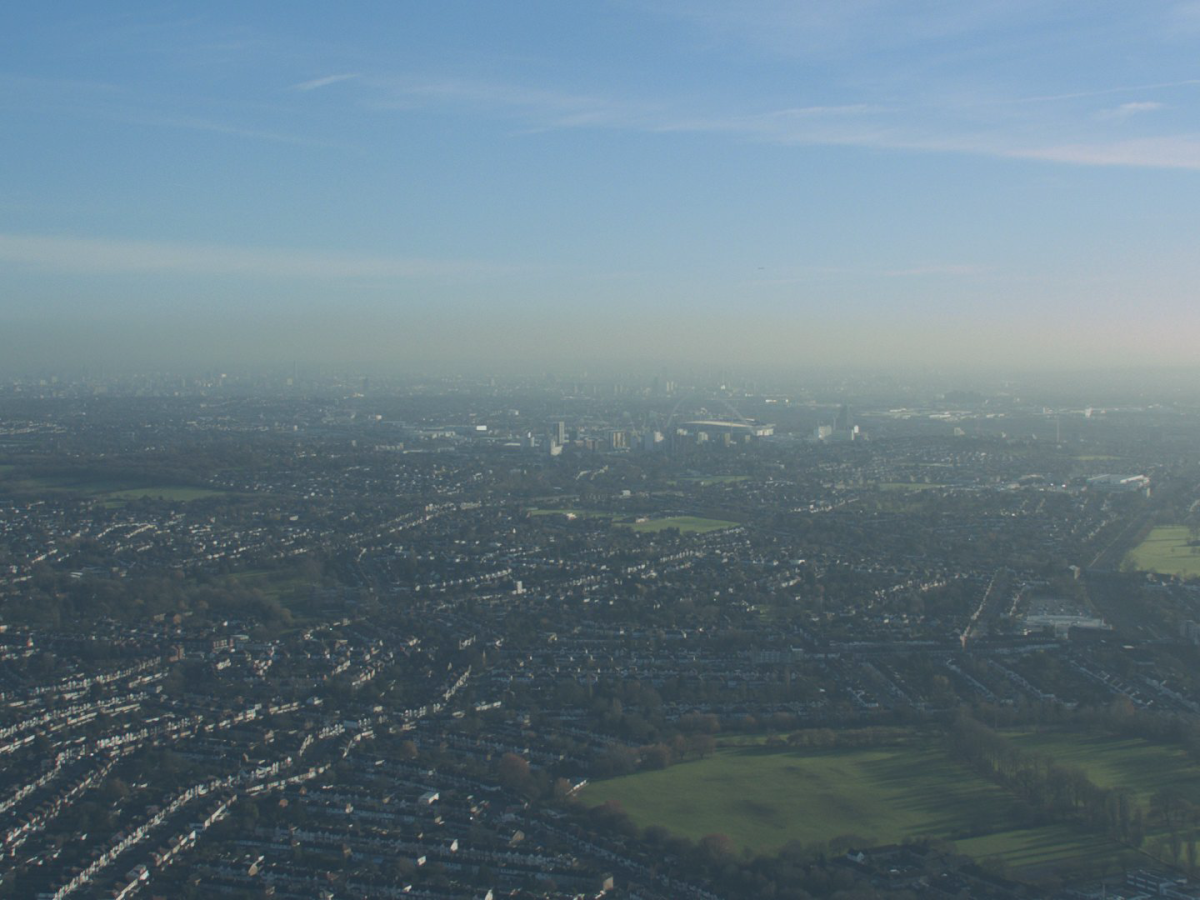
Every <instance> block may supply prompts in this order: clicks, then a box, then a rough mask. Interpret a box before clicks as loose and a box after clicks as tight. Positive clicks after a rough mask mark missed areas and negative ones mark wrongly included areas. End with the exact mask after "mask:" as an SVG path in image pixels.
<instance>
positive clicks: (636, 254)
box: [0, 0, 1200, 372]
mask: <svg viewBox="0 0 1200 900" xmlns="http://www.w3.org/2000/svg"><path fill="white" fill-rule="evenodd" d="M284 9H285V8H284V7H282V6H280V7H269V6H256V7H252V8H243V7H241V6H238V5H234V4H209V5H206V6H205V7H204V9H203V12H200V13H196V14H192V13H191V12H190V11H189V12H187V13H185V12H183V11H180V10H167V11H163V10H162V9H161V8H160V7H158V6H157V5H155V4H139V3H127V4H120V5H119V6H116V7H112V6H106V7H104V8H97V7H93V6H90V5H86V4H61V5H56V6H54V7H36V6H32V7H19V6H14V7H11V8H8V9H6V10H5V11H4V12H3V13H2V14H0V17H2V18H0V21H3V23H4V25H5V27H4V29H3V37H0V42H2V43H0V46H3V47H4V57H5V60H6V64H5V65H4V66H3V67H0V86H2V87H3V90H2V98H3V99H0V105H2V107H3V109H4V115H5V122H6V141H5V154H4V157H5V165H4V167H3V175H0V314H2V315H3V321H4V322H5V325H6V327H5V328H3V329H0V356H2V357H3V360H4V368H6V369H8V370H16V369H30V368H39V367H55V366H65V365H92V366H113V367H172V366H174V367H192V368H195V367H201V366H208V365H215V366H222V365H235V364H251V365H253V364H258V365H272V364H285V363H288V362H291V361H294V360H297V359H299V360H304V361H308V362H313V363H324V364H337V365H340V364H353V363H359V364H364V365H390V364H396V363H399V364H400V366H401V367H420V366H435V365H436V366H442V367H456V366H457V367H460V368H472V369H474V368H487V367H489V366H495V367H505V368H508V369H519V370H529V371H536V370H539V369H546V370H556V369H561V368H563V367H570V366H580V365H583V366H586V365H608V366H614V367H620V366H623V365H628V366H635V365H636V366H654V365H687V364H692V365H699V364H712V365H717V366H765V367H780V368H790V367H795V368H805V367H810V366H837V367H846V368H856V367H873V368H880V367H888V366H896V367H910V368H911V367H918V368H920V367H935V368H937V367H948V368H952V369H956V370H957V369H962V370H970V369H973V368H979V369H984V368H986V369H1001V370H1005V371H1029V372H1035V371H1078V370H1083V369H1101V370H1104V369H1115V370H1127V369H1136V368H1148V367H1154V368H1158V367H1190V366H1193V365H1195V360H1196V355H1195V350H1194V346H1193V345H1194V337H1195V335H1197V334H1200V302H1197V300H1198V299H1200V298H1198V297H1197V296H1196V294H1197V289H1196V286H1197V285H1198V284H1200V252H1197V248H1196V240H1195V235H1196V234H1197V233H1200V229H1198V228H1197V226H1198V225H1200V202H1197V200H1198V199H1200V198H1198V197H1197V190H1196V186H1197V178H1200V131H1198V130H1197V128H1196V126H1195V124H1194V122H1195V114H1194V113H1195V109H1196V105H1197V92H1198V91H1200V73H1198V72H1197V69H1196V65H1195V55H1194V49H1195V47H1196V44H1197V39H1198V38H1200V12H1198V9H1200V7H1197V6H1196V4H1195V3H1188V2H1156V3H1146V4H1138V5H1137V6H1136V7H1126V6H1124V5H1120V4H1105V5H1101V6H1088V7H1086V8H1084V7H1080V6H1078V5H1074V4H1066V3H1049V4H1046V3H1042V4H1027V3H1015V4H1004V5H1002V6H998V5H996V4H990V3H964V4H953V5H947V4H940V3H933V2H926V3H917V4H912V3H897V2H885V0H877V2H858V3H845V2H841V3H833V2H822V3H806V4H801V5H798V6H795V7H793V6H790V5H787V4H780V3H774V2H757V3H739V4H719V3H708V2H699V3H695V2H693V3H678V2H673V0H661V2H650V3H634V2H612V3H606V4H600V5H596V6H589V7H564V6H562V5H560V4H551V3H531V4H523V5H522V6H521V7H520V8H511V7H502V6H497V5H490V4H478V3H464V4H457V5H451V6H440V5H439V6H432V7H431V6H427V5H415V4H414V5H397V6H394V7H393V6H388V7H383V8H380V9H377V10H373V11H372V12H371V13H370V14H367V13H363V12H349V13H348V12H346V11H345V10H342V9H333V8H321V9H315V8H299V7H291V6H289V7H286V15H283V14H281V13H282V12H283V11H284Z"/></svg>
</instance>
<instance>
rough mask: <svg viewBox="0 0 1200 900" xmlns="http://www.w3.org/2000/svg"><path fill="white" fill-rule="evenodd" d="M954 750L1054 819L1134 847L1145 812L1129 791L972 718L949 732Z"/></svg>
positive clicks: (1141, 835)
mask: <svg viewBox="0 0 1200 900" xmlns="http://www.w3.org/2000/svg"><path fill="white" fill-rule="evenodd" d="M949 743H950V752H951V753H952V754H953V755H954V756H956V757H957V758H959V759H961V760H962V761H963V762H965V763H966V764H967V765H969V766H970V767H971V768H972V769H974V770H975V771H976V772H978V773H979V774H980V775H982V776H983V777H985V778H987V779H989V780H990V781H994V782H996V783H997V784H999V785H1000V786H1001V787H1003V788H1005V789H1006V790H1008V791H1010V792H1011V793H1013V794H1014V795H1016V796H1017V797H1018V798H1020V799H1021V800H1023V801H1024V802H1025V803H1027V804H1028V805H1029V806H1030V807H1031V808H1033V809H1034V810H1036V811H1037V812H1038V813H1040V814H1041V815H1043V816H1045V817H1046V818H1048V819H1050V820H1053V821H1065V820H1073V821H1077V822H1080V823H1082V824H1084V825H1085V826H1087V827H1090V828H1094V829H1096V830H1097V831H1103V832H1105V833H1106V834H1108V835H1109V836H1110V837H1112V838H1115V839H1116V840H1119V841H1123V842H1125V843H1127V844H1130V845H1132V846H1134V847H1138V846H1141V844H1142V841H1143V840H1144V838H1145V834H1146V826H1145V814H1144V813H1143V811H1142V809H1141V807H1140V806H1139V805H1138V804H1137V803H1136V801H1135V800H1134V797H1133V794H1132V792H1131V791H1130V790H1129V789H1128V788H1104V787H1100V786H1099V785H1098V784H1096V783H1095V782H1094V781H1092V780H1091V779H1090V778H1088V776H1087V774H1086V773H1085V772H1084V771H1083V770H1082V769H1080V768H1078V767H1075V766H1065V765H1062V764H1060V763H1057V762H1055V761H1054V760H1052V759H1050V758H1049V757H1047V756H1043V755H1041V754H1037V753H1029V752H1028V751H1025V750H1022V749H1021V748H1019V747H1017V746H1016V745H1015V744H1014V743H1013V742H1012V741H1010V740H1008V739H1007V738H1005V737H1003V736H1002V735H1000V734H998V733H997V732H995V731H993V730H992V729H990V728H988V727H987V726H986V725H983V724H981V723H980V722H977V721H975V720H974V719H972V718H971V717H970V716H968V715H965V714H964V715H961V716H959V717H958V719H956V720H955V722H954V725H953V726H952V727H951V729H950V731H949Z"/></svg>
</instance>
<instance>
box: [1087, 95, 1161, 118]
mask: <svg viewBox="0 0 1200 900" xmlns="http://www.w3.org/2000/svg"><path fill="white" fill-rule="evenodd" d="M1165 107H1166V104H1165V103H1159V102H1157V101H1154V100H1142V101H1139V102H1133V103H1122V104H1121V105H1120V106H1115V107H1113V108H1112V109H1102V110H1100V111H1099V112H1097V113H1096V114H1095V117H1096V118H1097V119H1100V120H1102V121H1105V120H1114V119H1115V120H1118V121H1119V120H1121V119H1128V118H1129V117H1130V116H1136V115H1138V114H1139V113H1148V112H1155V111H1157V110H1160V109H1164V108H1165Z"/></svg>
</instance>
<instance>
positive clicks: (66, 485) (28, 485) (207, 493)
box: [0, 467, 224, 506]
mask: <svg viewBox="0 0 1200 900" xmlns="http://www.w3.org/2000/svg"><path fill="white" fill-rule="evenodd" d="M10 471H11V467H10ZM5 474H7V473H5V472H2V471H0V477H3V476H4V475H5ZM5 487H7V488H9V489H11V490H14V491H16V492H18V493H22V494H44V493H50V494H84V495H86V496H89V497H95V498H96V499H98V500H100V501H102V502H104V503H105V504H108V505H114V506H115V505H119V504H123V503H127V502H128V501H130V500H140V499H143V498H150V499H154V500H178V501H181V502H186V501H188V500H200V499H203V498H205V497H217V496H221V495H222V494H223V493H224V492H223V491H214V490H211V489H209V488H201V487H192V486H190V485H181V484H151V485H145V484H141V485H139V484H131V483H130V482H128V481H95V480H78V479H73V478H64V477H55V476H44V477H36V478H16V479H5Z"/></svg>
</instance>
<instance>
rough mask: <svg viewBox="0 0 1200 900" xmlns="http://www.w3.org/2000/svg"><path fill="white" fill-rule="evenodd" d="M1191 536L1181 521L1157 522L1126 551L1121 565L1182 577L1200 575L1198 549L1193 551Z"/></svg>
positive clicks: (1141, 570) (1199, 554) (1142, 570)
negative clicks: (1196, 552) (1148, 532)
mask: <svg viewBox="0 0 1200 900" xmlns="http://www.w3.org/2000/svg"><path fill="white" fill-rule="evenodd" d="M1190 540H1191V535H1190V533H1189V531H1188V529H1187V528H1186V527H1185V526H1183V525H1158V526H1156V527H1155V528H1153V529H1152V530H1151V531H1150V534H1148V535H1147V536H1146V539H1145V540H1144V541H1142V542H1141V543H1140V544H1138V545H1137V546H1136V547H1134V548H1133V549H1132V550H1130V551H1129V554H1128V555H1127V556H1126V557H1125V561H1124V563H1122V568H1126V569H1132V570H1134V571H1138V572H1158V573H1159V574H1161V575H1178V576H1180V577H1182V578H1197V577H1200V553H1198V554H1196V555H1193V554H1192V550H1193V549H1194V548H1192V547H1189V546H1188V541H1190Z"/></svg>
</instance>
